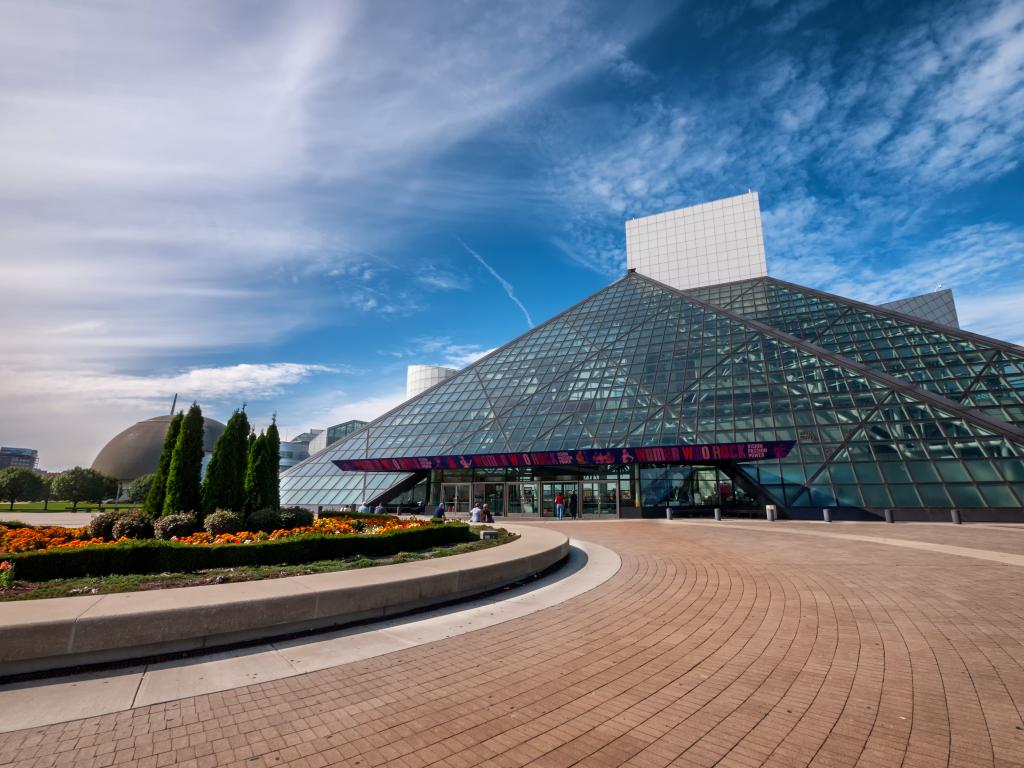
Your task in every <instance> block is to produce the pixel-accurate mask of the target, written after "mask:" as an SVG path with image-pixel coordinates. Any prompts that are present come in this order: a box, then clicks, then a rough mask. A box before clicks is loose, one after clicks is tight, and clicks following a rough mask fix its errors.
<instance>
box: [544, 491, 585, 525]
mask: <svg viewBox="0 0 1024 768" xmlns="http://www.w3.org/2000/svg"><path fill="white" fill-rule="evenodd" d="M541 487H542V491H541V494H542V495H541V499H542V507H541V509H542V511H541V517H554V516H555V498H556V497H557V496H558V494H562V496H563V497H564V498H565V517H566V518H567V519H568V517H569V496H570V495H571V494H573V493H575V494H576V495H577V500H578V499H579V492H578V491H577V488H578V487H579V483H542V484H541Z"/></svg>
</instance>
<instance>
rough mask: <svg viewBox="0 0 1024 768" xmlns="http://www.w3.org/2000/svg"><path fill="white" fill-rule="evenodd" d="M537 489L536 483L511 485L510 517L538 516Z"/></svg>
mask: <svg viewBox="0 0 1024 768" xmlns="http://www.w3.org/2000/svg"><path fill="white" fill-rule="evenodd" d="M536 488H537V486H536V484H535V483H509V484H508V513H509V514H510V515H537V514H538V508H537V490H536Z"/></svg>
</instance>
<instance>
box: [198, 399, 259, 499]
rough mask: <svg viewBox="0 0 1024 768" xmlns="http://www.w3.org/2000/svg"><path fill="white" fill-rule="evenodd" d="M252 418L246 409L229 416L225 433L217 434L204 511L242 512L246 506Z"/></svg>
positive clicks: (205, 490) (209, 470) (208, 476)
mask: <svg viewBox="0 0 1024 768" xmlns="http://www.w3.org/2000/svg"><path fill="white" fill-rule="evenodd" d="M248 435H249V419H248V418H247V417H246V415H245V411H244V410H238V411H235V412H234V413H233V414H231V418H230V419H228V423H227V426H226V427H225V428H224V433H223V434H222V435H221V436H220V437H219V438H217V444H216V445H214V447H213V456H211V457H210V464H209V465H208V466H207V467H206V479H205V480H204V481H203V512H204V513H205V514H207V515H208V514H210V513H212V512H214V511H216V510H218V509H230V510H232V511H235V512H241V511H242V509H243V508H244V506H245V472H246V469H247V466H248V454H249V440H248Z"/></svg>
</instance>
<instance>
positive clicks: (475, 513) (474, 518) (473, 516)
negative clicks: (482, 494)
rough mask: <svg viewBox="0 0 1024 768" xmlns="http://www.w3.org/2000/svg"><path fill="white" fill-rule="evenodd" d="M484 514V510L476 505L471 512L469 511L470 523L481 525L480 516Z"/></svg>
mask: <svg viewBox="0 0 1024 768" xmlns="http://www.w3.org/2000/svg"><path fill="white" fill-rule="evenodd" d="M482 512H483V510H482V509H480V506H479V505H478V504H474V505H473V508H472V509H471V510H469V522H471V523H479V522H480V515H481V513H482Z"/></svg>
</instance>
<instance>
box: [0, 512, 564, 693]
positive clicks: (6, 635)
mask: <svg viewBox="0 0 1024 768" xmlns="http://www.w3.org/2000/svg"><path fill="white" fill-rule="evenodd" d="M510 528H511V527H510ZM515 532H516V533H518V534H520V536H521V538H520V539H518V540H517V541H514V542H512V543H510V544H506V545H504V546H501V547H495V548H493V549H487V550H483V551H480V552H471V553H469V554H465V555H455V556H451V557H444V558H440V559H438V560H430V561H424V562H413V563H401V564H398V565H386V566H380V567H378V568H368V569H364V570H357V571H339V572H337V573H323V574H316V575H312V576H293V577H289V578H283V579H268V580H264V581H250V582H239V583H234V584H215V585H209V586H202V587H182V588H178V589H166V590H155V591H151V592H126V593H119V594H112V595H97V596H95V597H64V598H55V599H52V600H27V601H24V602H12V603H2V604H0V675H10V674H17V673H20V672H34V671H39V670H48V669H61V668H65V667H71V666H76V665H79V664H92V663H98V662H110V661H121V660H125V659H136V658H142V657H146V656H154V655H158V654H164V653H174V652H177V651H186V650H197V649H201V648H210V647H216V646H218V645H225V644H229V643H235V642H242V641H248V640H254V639H258V638H262V637H270V636H275V635H284V634H288V633H291V632H301V631H303V630H307V629H320V628H325V627H332V626H340V625H344V624H351V623H353V622H358V621H366V620H369V619H379V618H383V617H386V616H392V615H395V614H398V613H404V612H406V611H411V610H416V609H419V608H423V607H426V606H430V605H437V604H439V603H444V602H447V601H449V600H457V599H461V598H464V597H468V596H470V595H474V594H479V593H481V592H486V591H488V590H491V589H496V588H499V587H502V586H504V585H506V584H510V583H512V582H515V581H518V580H520V579H523V578H526V577H528V576H531V575H533V574H535V573H539V572H540V571H543V570H545V569H546V568H549V567H550V566H552V565H554V564H555V563H557V562H559V561H560V560H562V559H564V558H565V557H566V556H567V555H568V553H569V539H568V537H567V536H565V535H564V534H562V533H558V532H556V531H551V530H545V529H541V528H531V527H522V528H516V529H515Z"/></svg>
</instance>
